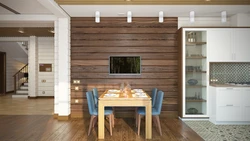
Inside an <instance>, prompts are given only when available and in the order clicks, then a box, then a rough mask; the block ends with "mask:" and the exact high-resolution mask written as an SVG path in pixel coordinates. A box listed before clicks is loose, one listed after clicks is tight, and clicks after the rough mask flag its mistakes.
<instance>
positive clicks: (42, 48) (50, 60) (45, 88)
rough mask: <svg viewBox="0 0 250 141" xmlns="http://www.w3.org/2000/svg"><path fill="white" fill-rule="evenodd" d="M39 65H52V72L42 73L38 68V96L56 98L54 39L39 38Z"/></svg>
mask: <svg viewBox="0 0 250 141" xmlns="http://www.w3.org/2000/svg"><path fill="white" fill-rule="evenodd" d="M39 64H52V71H51V72H40V71H39V68H38V96H54V38H53V37H39V38H38V67H39Z"/></svg>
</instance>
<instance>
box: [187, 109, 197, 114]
mask: <svg viewBox="0 0 250 141" xmlns="http://www.w3.org/2000/svg"><path fill="white" fill-rule="evenodd" d="M187 111H188V113H189V114H197V113H198V110H197V109H195V108H189V109H188V110H187Z"/></svg>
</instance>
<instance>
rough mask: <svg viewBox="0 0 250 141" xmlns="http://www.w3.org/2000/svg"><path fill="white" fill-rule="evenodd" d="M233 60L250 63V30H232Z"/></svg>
mask: <svg viewBox="0 0 250 141" xmlns="http://www.w3.org/2000/svg"><path fill="white" fill-rule="evenodd" d="M233 38H234V41H235V42H234V45H233V46H234V48H233V49H234V50H233V52H234V60H237V61H242V62H250V55H249V52H250V29H249V28H239V29H235V30H234V36H233Z"/></svg>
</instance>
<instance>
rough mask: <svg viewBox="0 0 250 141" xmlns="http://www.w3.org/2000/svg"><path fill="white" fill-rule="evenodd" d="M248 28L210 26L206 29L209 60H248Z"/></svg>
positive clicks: (249, 50) (249, 56) (249, 36)
mask: <svg viewBox="0 0 250 141" xmlns="http://www.w3.org/2000/svg"><path fill="white" fill-rule="evenodd" d="M249 39H250V29H249V28H212V29H209V30H208V31H207V46H208V60H209V61H210V62H249V61H250V55H249V52H250V46H249V45H250V40H249Z"/></svg>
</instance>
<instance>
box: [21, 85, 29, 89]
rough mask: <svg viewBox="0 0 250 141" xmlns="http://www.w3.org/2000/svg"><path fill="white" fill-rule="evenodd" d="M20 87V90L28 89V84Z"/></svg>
mask: <svg viewBox="0 0 250 141" xmlns="http://www.w3.org/2000/svg"><path fill="white" fill-rule="evenodd" d="M20 89H21V90H28V89H29V87H28V86H26V85H24V86H21V87H20Z"/></svg>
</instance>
